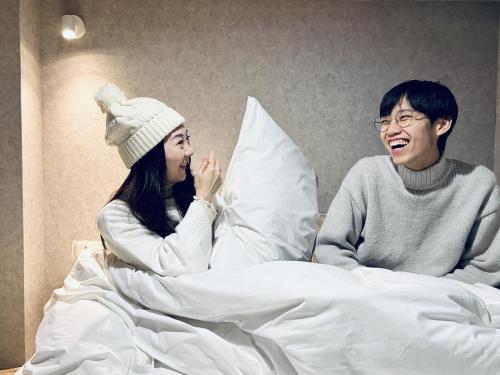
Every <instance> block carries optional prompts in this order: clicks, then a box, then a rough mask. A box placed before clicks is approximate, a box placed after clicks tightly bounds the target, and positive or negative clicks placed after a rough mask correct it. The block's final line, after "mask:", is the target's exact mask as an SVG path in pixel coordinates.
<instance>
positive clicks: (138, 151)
mask: <svg viewBox="0 0 500 375" xmlns="http://www.w3.org/2000/svg"><path fill="white" fill-rule="evenodd" d="M95 101H96V102H97V104H98V105H99V108H101V111H102V112H103V113H106V114H107V118H106V135H105V140H106V143H107V144H108V145H112V146H117V147H118V153H119V154H120V156H121V158H122V160H123V163H124V164H125V166H126V167H127V168H129V169H130V168H131V167H132V165H134V163H135V162H136V161H137V160H139V159H140V158H141V157H143V156H144V155H146V154H147V153H148V152H149V151H150V150H151V149H152V148H153V147H155V146H156V145H157V144H158V143H160V142H161V141H162V140H163V138H165V136H167V135H168V134H169V133H171V132H172V130H174V129H175V128H177V127H178V126H179V125H182V124H183V123H184V121H185V120H184V117H182V116H181V115H180V114H178V113H177V112H176V111H175V110H173V109H172V108H170V107H168V106H167V105H166V104H164V103H162V102H160V101H159V100H156V99H153V98H134V99H130V100H127V98H126V97H125V95H124V94H123V92H122V90H121V89H120V88H119V87H118V86H116V85H115V84H112V83H106V84H105V85H103V86H102V87H101V88H100V89H99V90H97V93H96V94H95Z"/></svg>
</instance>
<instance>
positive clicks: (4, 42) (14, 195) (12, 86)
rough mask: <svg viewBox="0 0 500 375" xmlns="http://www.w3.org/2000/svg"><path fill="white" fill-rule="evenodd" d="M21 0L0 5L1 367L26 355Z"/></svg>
mask: <svg viewBox="0 0 500 375" xmlns="http://www.w3.org/2000/svg"><path fill="white" fill-rule="evenodd" d="M19 50H20V44H19V2H18V0H5V1H2V5H1V11H0V51H2V52H1V53H2V58H0V82H1V85H0V103H2V104H1V105H0V129H2V136H1V137H0V154H1V157H0V176H1V180H0V181H1V182H0V202H2V203H1V204H2V215H0V259H2V261H1V262H0V285H1V286H2V287H1V288H0V301H1V302H0V368H2V367H7V366H14V365H16V364H19V363H20V362H22V361H23V360H24V332H25V331H24V289H23V288H24V280H23V277H24V275H23V212H22V210H23V201H22V199H23V197H22V176H21V171H22V165H21V163H22V134H21V88H20V85H21V79H20V75H21V70H20V69H21V68H20V57H19V56H20V54H19Z"/></svg>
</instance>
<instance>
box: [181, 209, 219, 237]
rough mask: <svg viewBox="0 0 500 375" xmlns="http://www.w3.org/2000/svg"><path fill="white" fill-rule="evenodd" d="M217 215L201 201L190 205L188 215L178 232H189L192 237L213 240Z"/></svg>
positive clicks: (182, 221)
mask: <svg viewBox="0 0 500 375" xmlns="http://www.w3.org/2000/svg"><path fill="white" fill-rule="evenodd" d="M214 218H215V215H213V213H212V212H211V211H210V209H209V208H208V207H207V205H206V204H203V203H202V202H200V201H193V202H191V204H190V205H189V208H188V210H187V212H186V215H185V216H184V218H183V219H182V220H181V222H180V223H179V225H178V226H177V231H187V232H189V233H191V235H192V236H197V237H199V238H201V239H203V238H207V237H208V238H210V240H211V239H212V222H213V220H214Z"/></svg>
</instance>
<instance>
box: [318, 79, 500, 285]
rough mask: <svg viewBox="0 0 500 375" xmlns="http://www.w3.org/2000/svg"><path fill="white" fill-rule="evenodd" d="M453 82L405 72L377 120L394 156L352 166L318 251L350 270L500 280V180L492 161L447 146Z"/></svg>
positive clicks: (326, 259) (320, 258)
mask: <svg viewBox="0 0 500 375" xmlns="http://www.w3.org/2000/svg"><path fill="white" fill-rule="evenodd" d="M457 114H458V106H457V103H456V101H455V98H454V96H453V94H452V93H451V91H450V90H449V89H448V88H447V87H445V86H443V85H441V84H439V83H436V82H430V81H416V80H414V81H407V82H403V83H401V84H399V85H397V86H395V87H394V88H392V89H391V90H390V91H389V92H387V93H386V94H385V95H384V97H383V98H382V102H381V104H380V116H379V117H377V118H376V119H375V121H374V125H375V128H376V129H377V130H378V131H379V132H380V139H381V141H382V143H383V144H384V146H385V148H386V149H387V150H388V151H389V154H390V156H375V157H369V158H365V159H362V160H360V161H359V162H358V163H356V165H354V167H353V168H352V169H351V170H350V171H349V173H348V174H347V176H346V177H345V179H344V181H343V182H342V185H341V187H340V189H339V191H338V193H337V195H336V196H335V198H334V200H333V202H332V204H331V206H330V209H329V210H328V214H327V216H326V218H325V221H324V223H323V225H322V227H321V230H320V232H319V234H318V238H317V245H316V249H315V256H316V259H317V261H318V262H319V263H327V264H332V265H335V266H339V267H342V268H344V269H347V270H351V269H353V268H355V267H358V266H368V267H380V268H386V269H390V270H394V271H406V272H414V273H421V274H427V275H432V276H445V277H450V278H453V279H457V280H461V281H464V282H468V283H478V282H479V283H485V284H489V285H492V286H495V287H500V230H499V228H500V189H499V186H498V184H497V182H496V178H495V175H494V173H493V172H492V171H490V170H489V169H488V168H486V167H484V166H475V165H470V164H467V163H464V162H461V161H457V160H452V159H447V158H446V157H444V156H443V154H444V151H445V147H446V140H447V138H448V136H449V135H450V133H451V131H452V130H453V127H454V125H455V123H456V120H457Z"/></svg>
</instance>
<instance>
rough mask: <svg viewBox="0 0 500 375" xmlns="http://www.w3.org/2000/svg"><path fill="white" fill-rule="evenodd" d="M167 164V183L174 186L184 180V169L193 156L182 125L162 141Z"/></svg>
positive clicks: (187, 136)
mask: <svg viewBox="0 0 500 375" xmlns="http://www.w3.org/2000/svg"><path fill="white" fill-rule="evenodd" d="M163 145H164V148H165V159H166V162H167V183H168V184H175V183H177V182H181V181H184V180H185V179H186V167H187V164H188V163H189V162H190V160H191V156H193V154H194V148H193V147H192V146H191V142H190V140H189V134H188V131H187V129H186V128H185V127H184V125H181V126H179V127H178V128H176V129H175V130H174V131H172V132H171V133H170V134H169V135H167V136H166V137H165V140H164V141H163Z"/></svg>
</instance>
